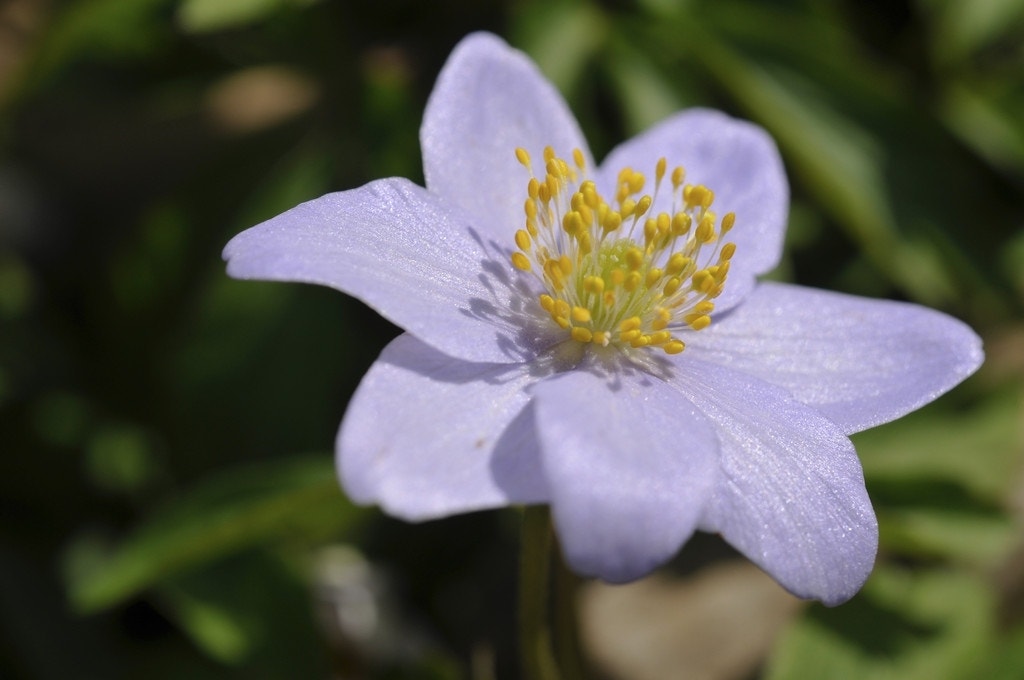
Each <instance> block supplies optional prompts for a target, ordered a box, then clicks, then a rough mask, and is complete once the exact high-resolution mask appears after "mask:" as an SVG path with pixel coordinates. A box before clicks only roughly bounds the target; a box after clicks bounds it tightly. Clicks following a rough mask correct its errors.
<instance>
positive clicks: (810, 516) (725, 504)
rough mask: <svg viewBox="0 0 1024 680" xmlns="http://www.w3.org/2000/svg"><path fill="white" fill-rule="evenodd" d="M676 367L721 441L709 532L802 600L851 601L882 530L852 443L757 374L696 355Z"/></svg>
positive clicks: (684, 389) (678, 382)
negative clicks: (726, 366)
mask: <svg viewBox="0 0 1024 680" xmlns="http://www.w3.org/2000/svg"><path fill="white" fill-rule="evenodd" d="M685 354H686V352H684V353H683V355H685ZM683 355H680V356H683ZM676 367H677V369H678V375H677V378H676V379H675V380H673V381H672V382H671V384H672V385H673V386H674V387H676V388H677V389H678V390H679V391H680V392H681V393H682V394H683V395H685V396H687V397H689V398H690V399H692V400H693V402H694V403H695V404H696V405H697V406H698V408H700V409H701V410H702V411H703V412H704V414H705V415H706V416H707V418H708V419H709V420H710V421H711V422H713V423H714V424H715V425H716V426H717V430H718V437H719V441H720V444H721V454H720V460H721V470H722V477H721V483H720V484H719V485H718V488H717V490H716V492H715V494H714V497H713V498H712V500H711V502H710V503H708V506H707V510H706V513H705V514H704V517H703V518H702V519H701V528H702V529H704V530H707V531H717V532H719V533H721V534H722V536H723V537H724V538H725V540H726V541H728V542H729V543H731V544H732V545H733V546H734V547H736V548H737V549H738V550H740V551H741V552H742V553H743V554H745V555H746V556H747V557H749V558H750V559H751V560H752V561H753V562H755V563H756V564H757V565H759V566H760V567H761V568H762V569H764V570H765V571H766V572H768V573H769V574H771V575H772V577H774V578H775V580H777V581H778V582H779V583H780V584H782V585H783V586H784V587H785V588H786V589H787V590H789V591H790V592H792V593H793V594H794V595H797V596H799V597H808V598H816V599H819V600H821V601H822V602H824V603H825V604H828V605H835V604H839V603H840V602H843V601H845V600H847V599H849V598H850V597H852V596H853V594H854V593H856V592H857V590H859V589H860V587H861V586H862V585H863V583H864V581H865V580H866V579H867V577H868V574H869V573H870V572H871V568H872V566H873V565H874V560H875V553H876V551H877V548H878V524H877V522H876V521H875V515H874V511H873V510H872V509H871V501H870V500H869V499H868V495H867V491H866V490H865V488H864V475H863V473H862V471H861V467H860V462H859V461H858V459H857V455H856V453H855V451H854V450H853V444H851V443H850V440H849V439H848V438H847V437H846V436H845V435H844V434H843V433H842V432H840V431H839V429H838V428H837V427H835V425H833V424H832V423H831V422H829V421H828V420H826V419H825V418H824V417H823V416H821V415H820V414H818V413H817V412H816V411H814V410H813V409H811V408H810V407H808V406H805V405H803V404H801V403H799V402H797V401H795V400H794V399H793V398H792V397H790V396H789V395H788V394H787V393H786V392H785V391H784V390H782V389H780V388H778V387H775V386H773V385H770V384H768V383H765V382H762V381H761V380H758V379H757V378H754V377H751V376H747V375H744V374H742V373H737V372H734V371H731V370H729V369H726V368H723V367H721V366H715V365H713V364H708V363H705V362H703V361H699V360H696V359H694V358H693V357H689V358H687V359H686V360H683V359H680V360H678V361H677V362H676Z"/></svg>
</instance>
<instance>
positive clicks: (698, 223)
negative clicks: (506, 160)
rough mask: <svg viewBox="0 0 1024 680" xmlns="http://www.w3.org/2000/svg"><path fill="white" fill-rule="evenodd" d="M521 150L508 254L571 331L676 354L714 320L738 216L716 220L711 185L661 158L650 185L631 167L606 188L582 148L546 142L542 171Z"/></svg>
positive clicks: (574, 336) (581, 337)
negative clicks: (566, 150) (519, 209)
mask: <svg viewBox="0 0 1024 680" xmlns="http://www.w3.org/2000/svg"><path fill="white" fill-rule="evenodd" d="M515 157H516V160H517V161H518V162H519V163H520V164H522V165H523V167H524V168H526V170H527V171H528V173H529V178H528V180H527V182H526V183H525V189H526V191H525V193H526V200H525V202H524V204H523V205H524V223H523V228H522V229H519V230H518V231H516V232H515V234H514V235H513V239H512V240H513V241H514V243H515V247H516V249H515V250H514V251H513V252H512V254H511V256H510V259H511V262H512V265H513V266H514V267H515V268H516V269H517V270H519V271H521V272H522V273H523V275H524V276H531V277H534V278H535V279H536V280H537V282H538V283H539V285H540V287H541V289H542V290H543V292H542V293H541V294H540V295H539V296H538V297H537V300H536V304H538V305H539V307H540V309H541V310H542V311H543V313H544V314H545V317H550V319H551V323H553V324H554V325H555V326H556V327H557V328H559V329H562V330H563V331H564V332H566V334H567V338H570V339H571V340H572V341H574V342H578V343H582V344H584V345H590V344H593V345H599V346H602V347H607V346H614V347H617V348H620V349H622V350H623V351H627V352H631V351H647V349H660V350H661V351H663V352H665V353H666V354H678V353H680V352H682V351H683V350H684V349H685V347H686V344H685V343H684V342H683V339H682V338H683V337H684V336H685V334H686V333H692V332H696V331H700V330H702V329H704V328H707V327H708V326H709V325H710V324H711V322H712V312H713V311H714V308H715V303H714V299H715V298H716V297H718V296H719V295H720V294H721V293H722V291H723V290H724V287H725V283H726V279H727V278H728V273H729V265H730V261H731V260H732V258H733V256H734V255H735V253H736V245H735V243H732V242H725V241H724V238H725V236H726V234H727V233H729V232H730V231H731V230H732V229H733V228H734V226H735V223H736V215H735V214H734V213H731V212H729V213H725V214H724V215H722V216H721V219H719V217H718V214H717V213H716V212H715V211H714V210H713V209H712V206H713V204H714V201H715V193H714V191H712V189H711V188H709V187H706V186H704V185H701V184H687V183H686V181H685V179H686V171H685V170H684V169H683V168H682V167H681V166H676V167H674V168H671V169H669V166H668V160H667V159H665V158H660V159H658V161H657V163H656V164H655V166H654V168H651V170H653V172H652V173H651V176H652V177H653V180H654V182H653V187H650V186H649V182H648V176H647V175H644V174H643V173H642V172H638V171H636V170H634V169H633V168H628V167H627V168H623V169H622V170H621V171H620V172H619V174H618V179H617V181H616V183H615V185H614V186H613V187H607V189H608V190H609V192H610V193H609V194H607V197H606V196H603V195H602V194H601V193H600V192H599V190H598V187H597V185H596V184H595V182H594V181H593V180H591V179H590V178H589V177H588V176H587V167H586V162H585V157H584V155H583V152H582V151H581V150H579V149H574V150H573V151H572V156H571V160H565V159H563V158H561V157H559V156H558V155H556V153H555V151H554V150H553V149H552V148H551V147H547V148H545V149H544V153H543V163H542V170H543V172H541V173H536V172H535V170H536V166H535V165H534V164H533V161H532V159H531V156H530V154H529V153H527V152H526V150H525V149H516V150H515ZM666 178H667V180H666ZM645 189H649V191H645Z"/></svg>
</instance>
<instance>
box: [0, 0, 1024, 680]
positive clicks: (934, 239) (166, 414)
mask: <svg viewBox="0 0 1024 680" xmlns="http://www.w3.org/2000/svg"><path fill="white" fill-rule="evenodd" d="M478 29H486V30H491V31H494V32H496V33H498V34H500V35H502V36H503V37H505V38H506V39H508V40H509V41H510V42H511V43H512V44H514V45H515V46H517V47H520V48H521V49H523V50H525V51H526V52H528V53H529V54H530V55H531V56H532V57H533V58H534V59H535V60H536V61H537V62H538V63H539V64H540V66H541V68H542V69H543V70H544V72H545V73H546V74H547V75H548V76H549V77H550V78H551V79H552V80H553V81H554V82H555V83H556V85H557V86H558V87H559V88H560V89H561V91H562V92H563V93H564V94H565V95H566V97H567V98H568V100H569V102H570V104H571V106H572V108H573V110H574V111H575V112H576V114H577V116H578V118H579V120H580V122H581V124H582V126H583V128H584V131H585V132H586V134H587V136H588V138H589V140H590V142H591V146H592V148H593V150H594V154H595V156H596V157H597V158H600V157H602V156H603V155H604V154H605V153H606V152H607V151H608V150H609V149H610V148H611V147H612V146H613V145H614V144H616V143H617V142H619V141H621V140H623V139H625V138H627V137H629V136H631V135H633V134H635V133H636V132H638V131H640V130H642V129H644V128H645V127H647V126H648V125H650V124H652V123H654V122H656V121H658V120H659V119H661V118H663V117H665V116H666V115H668V114H670V113H671V112H673V111H675V110H677V109H680V108H683V107H687V106H694V105H700V106H712V107H717V108H720V109H723V110H725V111H728V112H730V113H732V114H734V115H738V116H742V117H745V118H748V119H751V120H754V121H756V122H758V123H759V124H761V125H763V126H764V127H766V128H767V129H768V130H769V131H770V132H771V133H772V134H773V135H774V136H775V138H776V139H777V140H778V143H779V145H780V147H781V150H782V153H783V156H784V158H785V161H786V165H787V169H788V172H789V176H790V179H791V182H792V185H793V204H792V211H791V222H790V230H789V233H788V249H787V258H786V260H785V262H784V264H783V265H782V267H781V268H780V270H779V271H778V272H777V273H776V274H775V276H776V277H777V278H779V279H782V280H788V281H795V282H798V283H801V284H806V285H812V286H818V287H823V288H829V289H833V290H840V291H847V292H851V293H856V294H859V295H867V296H875V297H886V298H894V299H902V300H912V301H915V302H919V303H923V304H926V305H930V306H932V307H936V308H938V309H941V310H944V311H946V312H948V313H950V314H953V315H955V316H957V317H959V318H961V319H964V320H965V321H967V322H968V323H969V324H971V325H972V326H973V327H974V328H975V329H976V330H977V331H978V332H979V333H980V334H981V335H982V336H983V337H984V339H985V343H986V350H987V355H988V360H987V363H986V365H985V366H984V367H983V368H982V370H981V371H980V372H979V373H978V374H977V375H976V376H974V377H973V378H971V379H970V380H969V381H968V382H966V383H965V384H964V385H962V386H960V387H959V388H957V389H956V390H955V391H954V392H953V393H951V394H949V395H947V396H946V397H943V398H942V399H941V400H940V401H939V402H937V403H935V404H933V405H931V406H929V407H927V408H926V409H924V410H922V411H920V412H918V413H915V414H913V415H911V416H909V417H907V418H905V419H903V420H901V421H898V422H896V423H893V424H890V425H887V426H884V427H881V428H878V429H876V430H872V431H869V432H866V433H863V434H861V435H858V436H857V437H855V443H856V444H857V447H858V451H859V452H860V454H861V456H862V459H863V462H864V466H865V471H866V474H867V481H868V488H869V491H870V493H871V496H872V498H873V500H874V502H875V504H876V508H877V512H878V516H879V521H880V525H881V552H880V556H879V561H878V566H877V569H876V571H875V573H874V575H873V576H872V578H871V580H870V581H869V582H868V584H867V586H866V587H865V588H864V590H863V591H862V593H861V594H859V595H858V596H857V597H856V598H855V599H854V600H853V601H851V602H850V603H849V604H847V605H845V606H842V607H839V608H837V609H826V608H824V607H821V606H820V605H816V604H806V603H800V602H797V601H796V600H794V599H793V598H791V597H789V596H788V595H786V594H785V593H784V592H783V591H782V590H781V589H780V588H778V586H776V585H775V584H774V583H773V582H771V580H770V579H767V578H766V577H764V576H763V575H761V574H760V573H759V572H758V571H757V569H756V568H754V567H751V566H750V565H749V564H747V563H746V562H745V561H743V560H742V559H738V558H736V557H735V555H733V554H732V553H731V552H730V551H729V550H728V549H727V548H726V547H725V546H723V545H722V544H721V542H719V541H717V540H716V539H714V538H712V537H707V536H702V537H699V538H698V539H695V540H694V541H693V542H692V543H691V544H690V545H688V546H687V547H686V549H685V550H684V551H683V552H682V554H681V555H680V556H679V557H678V559H677V560H675V561H674V562H673V563H672V564H671V565H670V566H669V567H668V568H666V569H664V570H662V571H661V572H660V573H659V574H657V575H656V576H655V577H653V578H651V579H648V580H645V581H643V582H640V583H638V584H635V585H633V586H628V587H623V588H608V587H602V586H601V585H599V584H587V587H585V588H584V589H583V591H582V593H581V611H582V615H583V621H582V629H583V637H584V642H585V643H586V645H587V647H588V649H589V650H590V651H589V657H590V662H591V664H592V666H593V669H594V673H595V676H596V677H606V678H622V679H631V678H641V679H642V678H652V679H653V678H673V677H693V678H715V679H719V678H721V679H725V678H735V679H744V678H760V677H763V678H770V679H773V680H779V679H785V678H826V677H827V678H900V679H914V678H922V679H923V678H928V679H929V680H931V679H935V678H940V679H941V678H982V677H984V678H1006V679H1007V680H1012V679H1014V678H1020V677H1021V673H1022V672H1024V671H1022V669H1024V531H1022V523H1024V406H1022V384H1024V381H1022V377H1024V315H1022V311H1024V228H1022V227H1024V2H1022V1H1021V0H895V1H890V0H837V1H835V2H829V1H826V0H748V1H744V0H718V1H716V2H698V1H692V2H673V1H672V0H633V1H630V0H618V1H612V0H607V1H604V2H597V1H593V2H565V1H553V0H548V1H539V0H537V1H534V0H505V1H503V2H493V3H486V2H474V1H471V0H437V1H436V2H429V3H428V2H420V1H419V0H376V1H375V2H364V1H357V2H344V1H340V0H339V1H332V0H319V1H318V0H77V1H75V2H59V1H57V0H0V677H3V678H61V679H66V678H135V677H147V678H155V679H160V678H233V677H238V678H327V677H366V678H445V679H447V678H473V679H478V680H479V679H486V678H494V677H498V678H515V677H517V675H518V671H517V661H516V658H515V657H516V653H515V649H516V648H515V600H514V597H515V592H514V591H515V585H514V584H515V570H516V550H517V546H516V541H517V533H516V532H517V526H518V525H517V523H518V516H517V513H516V512H515V511H514V510H504V511H495V512H487V513H478V514H474V515H469V516H464V517H456V518H452V519H448V520H443V521H437V522H431V523H427V524H422V525H416V526H411V525H406V524H403V523H400V522H397V521H394V520H390V519H388V518H386V517H384V516H383V515H381V514H380V513H379V512H378V511H377V510H374V509H362V508H355V507H353V506H352V505H351V504H350V503H348V501H347V500H346V499H345V497H344V496H343V495H342V493H341V492H340V490H339V489H338V487H337V484H336V481H335V477H334V470H333V459H332V451H331V448H332V445H333V439H334V435H335V432H336V428H337V426H338V423H339V421H340V418H341V415H342V413H343V411H344V407H345V404H346V401H347V399H348V397H349V395H350V394H351V393H352V391H353V389H354V388H355V386H356V384H357V382H358V380H359V378H360V377H361V375H362V374H363V373H364V371H365V370H366V368H367V367H368V366H369V364H370V363H371V362H372V361H373V359H374V358H375V356H376V355H377V353H378V352H379V351H380V349H381V348H382V347H383V346H384V344H385V343H386V342H387V341H388V340H389V339H390V338H391V337H393V336H394V335H395V334H396V333H397V331H396V329H395V328H393V327H391V326H389V325H388V324H387V323H386V322H384V321H382V320H380V319H379V318H378V317H377V316H376V314H374V313H373V312H372V311H370V310H368V309H366V308H365V307H364V306H362V305H361V304H360V303H357V302H354V301H353V300H351V299H349V298H347V297H345V296H344V295H341V294H339V293H336V292H334V291H330V290H327V289H319V288H314V287H308V286H298V285H281V284H264V283H253V282H245V283H243V282H237V281H232V280H229V279H228V278H227V277H226V276H225V275H224V268H223V264H222V262H221V259H220V250H221V248H222V247H223V245H224V244H225V243H226V242H227V240H228V239H229V238H230V237H231V236H232V235H234V234H235V233H237V232H239V231H241V230H242V229H244V228H245V227H248V226H251V225H253V224H255V223H257V222H259V221H261V220H262V219H265V218H268V217H270V216H273V215H274V214H276V213H278V212H280V211H282V210H284V209H286V208H289V207H291V206H292V205H294V204H295V203H297V202H300V201H302V200H306V199H309V198H313V197H316V196H318V195H320V194H323V193H325V192H328V191H331V190H338V189H344V188H350V187H355V186H358V185H360V184H362V183H364V182H366V181H368V180H370V179H373V178H377V177H383V176H388V175H402V176H406V177H411V178H413V179H414V180H416V181H418V182H422V171H421V167H420V155H419V148H418V139H417V131H418V127H419V124H420V119H421V115H422V111H423V106H424V103H425V101H426V97H427V96H428V94H429V92H430V89H431V87H432V84H433V81H434V79H435V77H436V75H437V73H438V70H439V69H440V67H441V65H442V64H443V62H444V59H445V57H446V56H447V54H448V52H449V51H450V49H451V48H452V46H453V45H454V44H455V43H456V42H457V41H458V40H459V38H461V37H462V36H463V35H465V34H466V33H468V32H470V31H473V30H478Z"/></svg>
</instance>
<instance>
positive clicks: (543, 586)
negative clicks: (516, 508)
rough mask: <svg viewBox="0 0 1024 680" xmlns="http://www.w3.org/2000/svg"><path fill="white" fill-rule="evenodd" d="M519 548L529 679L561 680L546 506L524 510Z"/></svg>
mask: <svg viewBox="0 0 1024 680" xmlns="http://www.w3.org/2000/svg"><path fill="white" fill-rule="evenodd" d="M520 541H521V543H520V547H519V651H520V655H521V662H522V673H523V677H524V678H526V679H527V680H560V678H561V676H560V675H559V673H558V667H557V666H556V665H555V656H554V652H553V651H552V644H551V627H550V626H549V625H548V586H549V582H550V565H551V549H552V546H553V542H554V536H553V532H552V530H551V517H550V515H549V513H548V509H547V507H546V506H542V505H540V506H537V505H534V506H527V507H526V508H524V509H523V528H522V535H521V537H520Z"/></svg>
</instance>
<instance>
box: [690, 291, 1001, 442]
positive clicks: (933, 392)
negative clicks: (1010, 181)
mask: <svg viewBox="0 0 1024 680" xmlns="http://www.w3.org/2000/svg"><path fill="white" fill-rule="evenodd" d="M687 353H688V354H691V356H693V357H696V358H700V359H704V360H706V361H710V362H713V363H717V364H724V365H727V366H729V367H731V368H735V369H736V370H739V371H743V372H744V373H749V374H751V375H756V376H758V377H759V378H761V379H763V380H766V381H768V382H770V383H774V384H776V385H781V386H782V387H785V388H786V389H787V390H789V391H790V392H791V393H792V394H793V396H795V397H796V398H797V399H798V400H799V401H802V402H804V403H805V404H809V405H811V406H813V407H814V408H815V409H817V410H819V411H821V412H822V413H823V414H824V415H825V416H826V417H828V418H829V420H831V421H833V422H834V423H836V424H837V425H838V426H839V427H840V428H842V429H843V431H844V432H846V433H847V434H852V433H854V432H859V431H860V430H864V429H867V428H869V427H874V426H875V425H880V424H882V423H886V422H889V421H890V420H894V419H896V418H898V417H900V416H902V415H904V414H905V413H908V412H909V411H913V410H914V409H916V408H919V407H921V406H922V405H924V404H927V403H928V402H930V401H932V400H933V399H935V398H936V397H938V396H939V395H941V394H943V393H944V392H946V391H947V390H949V389H951V388H952V387H953V386H954V385H956V384H957V383H959V382H960V381H961V380H963V379H964V378H966V377H967V376H969V375H970V374H971V373H973V372H974V371H975V370H976V369H977V368H978V366H980V365H981V362H982V359H983V353H982V350H981V340H980V339H979V338H978V336H977V335H975V333H974V331H972V330H971V329H970V328H968V327H967V326H966V325H964V324H963V323H961V322H960V321H957V320H956V319H954V318H952V317H950V316H947V315H945V314H942V313H940V312H936V311H934V310H931V309H927V308H925V307H920V306H918V305H913V304H907V303H903V302H892V301H889V300H870V299H867V298H859V297H853V296H850V295H843V294H840V293H832V292H827V291H821V290H813V289H810V288H801V287H799V286H792V285H786V284H779V283H763V284H761V285H760V286H758V287H757V289H755V290H754V292H753V293H752V294H751V295H750V297H748V298H747V300H746V301H745V302H744V304H743V305H742V306H740V307H737V308H736V309H734V310H733V311H732V312H731V313H730V314H727V315H725V316H724V317H722V318H720V319H717V320H716V321H715V323H713V324H712V325H711V327H710V328H708V329H706V330H704V331H701V332H700V333H697V334H694V336H693V340H692V341H691V342H690V344H689V348H688V349H687Z"/></svg>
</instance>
